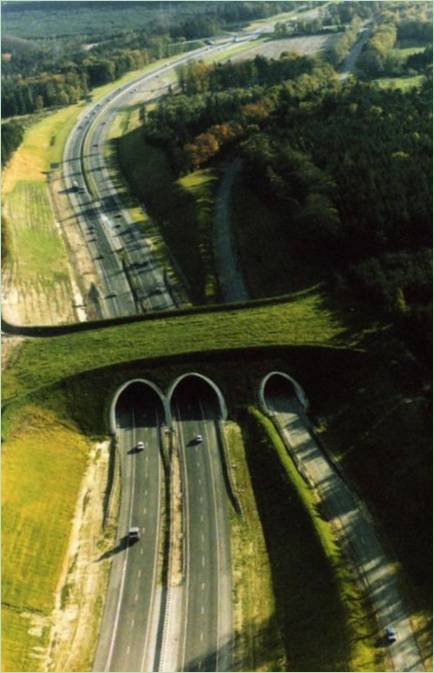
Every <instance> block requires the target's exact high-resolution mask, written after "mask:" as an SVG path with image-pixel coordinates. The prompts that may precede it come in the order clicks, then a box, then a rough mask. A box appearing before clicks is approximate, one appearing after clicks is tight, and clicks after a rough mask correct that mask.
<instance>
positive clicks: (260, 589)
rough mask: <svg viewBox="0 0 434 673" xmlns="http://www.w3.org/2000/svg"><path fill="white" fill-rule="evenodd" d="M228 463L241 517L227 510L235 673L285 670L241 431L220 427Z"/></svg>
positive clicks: (266, 555)
mask: <svg viewBox="0 0 434 673" xmlns="http://www.w3.org/2000/svg"><path fill="white" fill-rule="evenodd" d="M225 434H226V441H227V445H228V447H229V460H230V463H231V465H232V468H231V471H232V473H233V474H234V482H235V489H236V492H237V495H238V497H239V500H240V504H241V509H242V515H241V516H240V515H237V514H235V513H234V512H233V511H231V558H232V572H233V611H234V631H235V643H234V650H235V651H234V662H233V666H234V670H249V671H284V670H286V669H285V650H284V648H283V642H282V638H281V634H280V629H279V624H278V620H277V615H276V599H275V596H274V592H273V583H272V577H271V568H270V560H269V558H268V554H267V547H266V544H265V540H264V534H263V531H262V527H261V522H260V520H259V517H258V512H257V508H256V502H255V496H254V492H253V489H252V483H251V479H250V475H249V470H248V466H247V460H246V451H245V448H244V444H243V438H242V434H241V429H240V427H239V426H238V425H237V424H236V423H233V422H231V423H230V424H227V425H226V428H225Z"/></svg>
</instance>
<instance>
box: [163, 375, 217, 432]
mask: <svg viewBox="0 0 434 673" xmlns="http://www.w3.org/2000/svg"><path fill="white" fill-rule="evenodd" d="M168 403H169V404H170V411H171V415H172V418H173V420H176V419H178V420H179V418H181V417H182V419H183V420H185V421H194V422H196V423H200V422H201V421H206V420H208V421H220V420H225V419H226V417H227V410H226V403H225V400H224V398H223V395H222V393H221V391H220V389H219V388H218V386H217V385H216V384H215V383H214V381H212V380H211V379H209V378H208V377H205V376H203V375H202V374H197V373H189V374H184V375H183V376H180V377H179V378H178V379H176V381H174V383H173V384H172V386H171V388H170V390H169V393H168Z"/></svg>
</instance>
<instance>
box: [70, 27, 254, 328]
mask: <svg viewBox="0 0 434 673" xmlns="http://www.w3.org/2000/svg"><path fill="white" fill-rule="evenodd" d="M255 37H256V35H249V36H244V37H243V38H242V41H249V40H251V39H255ZM240 41H241V39H240ZM227 43H228V41H227V40H226V41H224V42H220V43H219V44H214V45H207V46H206V47H202V48H200V49H196V50H194V51H193V52H188V53H187V54H183V55H182V56H180V57H178V58H176V59H172V60H171V61H170V63H168V64H165V65H159V66H156V67H155V68H154V69H152V70H151V71H148V73H147V74H145V75H142V76H141V77H139V78H137V79H136V80H133V81H131V82H130V83H128V84H126V85H123V86H121V87H119V88H118V89H116V90H115V91H112V92H111V93H109V94H107V95H106V96H104V97H103V98H101V99H100V100H99V102H98V103H93V104H91V105H89V106H88V107H87V108H86V109H85V110H84V112H83V113H82V114H81V116H80V118H79V119H78V121H77V123H76V125H75V127H74V129H73V130H72V132H71V134H70V136H69V137H68V140H67V142H66V145H65V152H64V157H63V164H62V167H63V177H64V185H65V189H66V192H67V194H68V196H69V199H70V203H71V207H72V209H73V211H74V213H75V215H76V218H77V221H78V224H79V227H80V229H81V232H82V235H83V238H84V240H85V241H86V244H87V246H88V248H89V251H90V253H91V256H92V258H93V260H94V264H95V271H96V274H97V277H98V279H99V282H98V287H97V288H96V290H95V289H94V291H93V294H92V296H89V295H88V296H87V297H86V298H85V301H86V302H92V304H93V312H95V313H96V314H97V315H99V317H101V318H110V317H117V316H124V315H134V314H137V313H143V312H145V311H149V310H153V311H155V310H164V309H170V308H174V307H175V305H176V295H175V292H174V290H173V287H172V286H171V284H170V282H169V281H168V278H167V274H166V273H165V272H164V269H163V267H162V266H161V264H160V263H159V262H158V260H157V258H156V256H155V255H154V254H153V252H152V248H151V246H150V244H149V241H148V240H147V236H146V231H144V230H143V229H142V228H141V227H140V225H137V223H134V222H133V221H132V220H131V218H130V217H129V214H128V211H127V210H126V208H125V207H124V206H123V204H122V202H121V200H120V198H119V196H118V194H117V187H116V185H115V184H114V183H113V180H112V178H111V175H110V171H109V168H108V165H107V162H106V159H105V157H104V145H105V142H106V135H107V132H108V129H109V127H110V124H111V122H112V121H113V119H114V117H115V116H116V114H117V113H118V110H119V108H122V107H125V106H127V105H128V104H129V103H130V100H131V94H134V99H135V100H136V99H137V98H139V99H140V98H141V94H142V98H143V99H145V98H146V97H148V98H149V93H150V91H151V90H153V89H155V88H156V86H155V85H156V84H158V87H157V89H158V93H157V95H161V94H162V93H164V87H163V88H162V87H161V82H160V77H161V75H163V74H166V73H169V72H173V71H174V68H175V67H176V66H177V65H179V64H181V63H186V62H187V61H189V60H191V59H198V58H201V57H203V56H204V55H205V54H208V53H213V52H218V51H219V50H221V49H225V48H226V47H227Z"/></svg>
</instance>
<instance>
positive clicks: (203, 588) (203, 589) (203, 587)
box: [201, 582, 205, 591]
mask: <svg viewBox="0 0 434 673" xmlns="http://www.w3.org/2000/svg"><path fill="white" fill-rule="evenodd" d="M201 589H202V591H205V582H202V586H201Z"/></svg>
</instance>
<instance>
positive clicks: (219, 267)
mask: <svg viewBox="0 0 434 673" xmlns="http://www.w3.org/2000/svg"><path fill="white" fill-rule="evenodd" d="M240 169H241V159H235V161H233V162H232V163H231V164H229V166H228V167H227V168H226V170H225V174H224V177H223V181H222V183H221V185H220V187H219V190H218V193H217V199H216V209H215V216H214V257H215V265H216V271H217V277H218V279H219V284H220V290H221V294H222V297H223V300H224V301H226V302H231V301H245V300H246V299H249V293H248V291H247V288H246V286H245V283H244V278H243V274H242V272H241V268H240V264H239V260H238V255H237V251H236V245H235V240H234V236H233V232H232V227H231V217H230V208H231V191H232V187H233V184H234V181H235V178H236V177H237V175H238V173H239V171H240Z"/></svg>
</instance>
